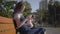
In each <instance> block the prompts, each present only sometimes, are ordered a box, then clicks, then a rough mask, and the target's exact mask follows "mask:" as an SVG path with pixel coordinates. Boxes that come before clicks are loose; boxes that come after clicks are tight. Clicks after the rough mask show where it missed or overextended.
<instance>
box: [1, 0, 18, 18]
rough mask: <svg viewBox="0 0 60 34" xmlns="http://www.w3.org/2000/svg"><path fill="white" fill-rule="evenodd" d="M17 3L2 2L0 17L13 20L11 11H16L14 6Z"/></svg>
mask: <svg viewBox="0 0 60 34" xmlns="http://www.w3.org/2000/svg"><path fill="white" fill-rule="evenodd" d="M16 3H17V2H16V1H9V2H6V1H4V2H2V3H1V5H2V6H3V7H1V8H0V9H1V10H0V16H4V17H8V18H12V15H13V12H12V11H11V9H12V10H13V9H14V4H16ZM3 10H4V11H3Z"/></svg>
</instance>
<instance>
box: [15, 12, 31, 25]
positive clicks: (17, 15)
mask: <svg viewBox="0 0 60 34" xmlns="http://www.w3.org/2000/svg"><path fill="white" fill-rule="evenodd" d="M22 15H23V14H18V13H16V14H15V15H14V19H16V18H18V19H19V22H20V18H21V16H22ZM31 22H32V21H31V20H28V21H27V23H25V25H29V24H30V23H31Z"/></svg>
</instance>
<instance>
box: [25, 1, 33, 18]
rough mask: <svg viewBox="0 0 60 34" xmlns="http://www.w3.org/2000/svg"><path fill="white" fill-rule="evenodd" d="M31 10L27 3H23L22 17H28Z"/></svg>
mask: <svg viewBox="0 0 60 34" xmlns="http://www.w3.org/2000/svg"><path fill="white" fill-rule="evenodd" d="M31 10H32V8H31V5H30V3H29V2H27V1H25V10H24V15H25V17H26V16H27V15H29V13H31Z"/></svg>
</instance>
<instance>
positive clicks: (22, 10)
mask: <svg viewBox="0 0 60 34" xmlns="http://www.w3.org/2000/svg"><path fill="white" fill-rule="evenodd" d="M20 10H21V11H20V12H21V13H23V12H24V10H25V6H24V5H23V6H22V7H21V9H20Z"/></svg>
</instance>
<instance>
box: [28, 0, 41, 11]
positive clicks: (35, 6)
mask: <svg viewBox="0 0 60 34" xmlns="http://www.w3.org/2000/svg"><path fill="white" fill-rule="evenodd" d="M27 1H28V2H29V3H30V4H31V8H32V12H36V10H37V9H39V2H40V0H27Z"/></svg>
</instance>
